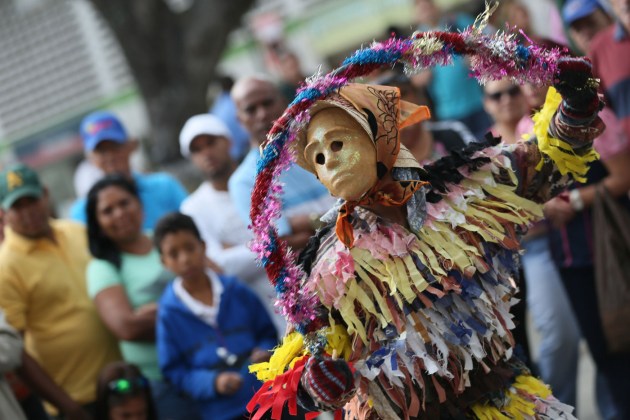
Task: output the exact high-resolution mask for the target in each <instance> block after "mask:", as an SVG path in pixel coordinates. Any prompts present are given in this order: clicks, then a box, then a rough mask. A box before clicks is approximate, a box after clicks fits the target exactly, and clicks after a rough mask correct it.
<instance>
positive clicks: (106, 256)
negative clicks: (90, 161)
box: [85, 174, 140, 269]
mask: <svg viewBox="0 0 630 420" xmlns="http://www.w3.org/2000/svg"><path fill="white" fill-rule="evenodd" d="M108 187H118V188H121V189H123V190H125V191H127V192H128V193H129V194H131V195H133V196H134V197H135V198H136V199H137V200H138V201H140V196H139V195H138V189H137V188H136V184H135V183H134V182H133V181H131V180H129V179H127V178H126V177H124V176H122V175H118V174H116V175H107V176H105V177H104V178H102V179H101V180H99V181H98V182H97V183H96V184H94V185H93V186H92V188H90V191H89V192H88V195H87V204H86V206H85V212H86V215H87V234H88V244H89V247H90V252H91V253H92V255H93V256H94V257H95V258H99V259H101V260H105V261H108V262H110V263H112V264H113V265H114V267H116V268H117V269H120V265H121V263H122V262H121V256H120V250H119V249H118V246H117V245H116V244H115V243H114V241H112V240H111V239H110V238H108V237H107V236H105V234H104V233H103V230H102V229H101V226H100V225H99V224H98V218H97V217H96V206H97V204H98V194H99V193H100V192H101V191H102V190H104V189H105V188H108Z"/></svg>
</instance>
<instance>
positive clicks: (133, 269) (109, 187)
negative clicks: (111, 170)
mask: <svg viewBox="0 0 630 420" xmlns="http://www.w3.org/2000/svg"><path fill="white" fill-rule="evenodd" d="M86 209H87V230H88V241H89V247H90V252H91V253H92V255H93V256H94V259H93V260H92V261H91V262H90V264H89V265H88V269H87V282H88V293H89V294H90V296H91V297H92V298H93V299H94V302H95V304H96V308H97V310H98V312H99V314H100V316H101V318H102V319H103V322H104V323H105V325H106V326H107V327H108V328H109V329H110V330H111V331H112V333H113V334H114V335H115V336H116V337H117V338H118V339H119V340H120V350H121V353H122V355H123V358H124V359H125V361H127V362H129V363H133V364H135V365H137V366H138V368H139V369H140V371H141V372H142V374H143V375H144V376H146V377H147V378H148V379H149V380H150V381H151V388H152V391H153V397H154V399H155V401H156V404H157V405H156V408H157V410H158V414H159V418H161V419H162V418H164V419H186V420H188V419H195V418H197V417H196V415H197V413H196V412H191V410H192V409H193V407H192V404H190V401H189V400H188V399H187V398H184V397H183V396H182V395H180V394H179V393H178V392H177V391H176V389H175V388H174V387H172V386H171V385H170V384H169V383H167V382H165V381H164V380H163V379H162V374H161V372H160V369H159V366H158V358H157V350H156V346H155V325H156V314H157V301H158V299H159V298H160V295H161V294H162V291H163V290H164V288H165V286H166V285H167V283H168V282H169V281H170V280H171V279H172V274H170V273H169V272H168V271H167V270H166V269H165V268H164V267H163V266H162V264H161V262H160V256H159V254H158V252H157V250H156V249H155V248H154V247H153V244H152V242H151V239H150V238H149V237H148V236H147V235H146V234H145V233H144V232H143V230H142V221H143V210H142V204H141V202H140V199H139V197H138V192H137V190H136V187H135V185H134V183H133V182H132V181H129V180H128V179H126V178H124V177H122V176H119V175H108V176H106V177H105V178H103V179H101V180H100V181H99V182H97V183H96V184H95V185H94V186H93V187H92V189H91V190H90V192H89V193H88V197H87V206H86Z"/></svg>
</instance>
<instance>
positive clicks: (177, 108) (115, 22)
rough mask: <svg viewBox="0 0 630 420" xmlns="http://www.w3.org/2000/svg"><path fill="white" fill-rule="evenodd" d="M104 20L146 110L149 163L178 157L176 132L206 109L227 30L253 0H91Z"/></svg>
mask: <svg viewBox="0 0 630 420" xmlns="http://www.w3.org/2000/svg"><path fill="white" fill-rule="evenodd" d="M92 2H93V3H94V5H95V6H96V8H97V9H98V10H99V11H100V13H101V15H102V16H103V17H104V19H105V20H106V21H107V22H108V23H109V25H110V27H111V28H112V30H113V32H114V34H115V36H116V38H117V39H118V42H119V43H120V45H121V47H122V50H123V52H124V54H125V56H126V58H127V61H128V63H129V67H130V68H131V71H132V73H133V75H134V77H135V79H136V83H137V85H138V87H139V89H140V93H141V94H142V96H143V98H144V100H145V102H146V104H147V109H148V112H149V119H150V124H151V137H150V139H149V143H148V151H149V157H150V159H151V161H152V163H155V164H163V163H167V162H171V161H174V160H176V159H178V158H179V157H180V155H179V147H178V138H179V131H180V129H181V127H182V125H183V124H184V122H185V121H186V119H187V118H189V117H190V116H192V115H194V114H199V113H203V112H207V111H208V110H207V104H206V92H207V88H208V85H209V83H210V82H211V81H212V79H213V77H214V68H215V66H216V64H217V62H218V61H219V58H220V57H221V53H222V52H223V49H224V48H225V44H226V40H227V36H228V35H229V33H230V31H232V29H234V28H235V27H236V26H238V24H239V23H240V19H241V16H242V15H243V13H245V11H247V9H248V8H249V7H250V6H251V4H252V3H253V0H228V1H224V0H195V1H194V2H193V4H192V6H191V7H190V8H189V9H188V10H186V11H184V12H182V13H176V12H173V11H172V10H171V9H169V7H168V5H167V3H166V1H164V0H162V1H159V0H133V1H128V0H92Z"/></svg>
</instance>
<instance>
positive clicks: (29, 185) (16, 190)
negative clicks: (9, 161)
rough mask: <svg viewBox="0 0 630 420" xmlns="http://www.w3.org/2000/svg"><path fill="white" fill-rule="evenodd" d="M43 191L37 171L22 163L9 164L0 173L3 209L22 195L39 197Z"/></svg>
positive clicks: (0, 195)
mask: <svg viewBox="0 0 630 420" xmlns="http://www.w3.org/2000/svg"><path fill="white" fill-rule="evenodd" d="M43 193H44V188H43V187H42V184H41V183H40V182H39V177H38V176H37V173H36V172H35V171H34V170H32V169H31V168H29V167H28V166H26V165H24V164H21V163H19V164H17V165H13V166H10V167H8V168H7V169H5V170H4V171H2V173H0V203H1V205H2V208H3V209H4V210H8V209H10V208H11V206H12V205H13V204H14V203H15V202H16V201H17V200H19V199H20V198H22V197H35V198H39V197H41V196H42V195H43Z"/></svg>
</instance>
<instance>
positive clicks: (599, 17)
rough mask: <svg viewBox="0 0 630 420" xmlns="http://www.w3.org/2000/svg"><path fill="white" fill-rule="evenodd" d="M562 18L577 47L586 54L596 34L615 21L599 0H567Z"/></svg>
mask: <svg viewBox="0 0 630 420" xmlns="http://www.w3.org/2000/svg"><path fill="white" fill-rule="evenodd" d="M562 19H563V20H564V23H565V24H566V25H567V27H568V31H569V35H570V36H571V39H572V40H573V42H574V43H575V45H576V47H578V48H579V49H580V50H582V52H583V53H584V54H588V53H589V52H590V49H591V47H590V45H591V41H592V40H593V38H594V37H595V35H597V34H598V33H599V32H601V31H602V30H604V29H606V28H607V27H609V26H610V25H611V24H612V22H613V21H612V19H611V18H610V16H608V14H607V13H606V12H605V11H604V9H603V8H602V6H601V5H600V4H599V2H598V1H597V0H569V1H567V2H566V3H565V4H564V7H563V8H562Z"/></svg>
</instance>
